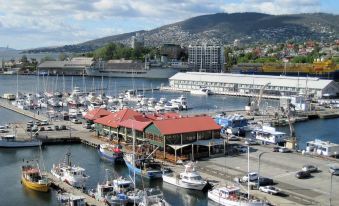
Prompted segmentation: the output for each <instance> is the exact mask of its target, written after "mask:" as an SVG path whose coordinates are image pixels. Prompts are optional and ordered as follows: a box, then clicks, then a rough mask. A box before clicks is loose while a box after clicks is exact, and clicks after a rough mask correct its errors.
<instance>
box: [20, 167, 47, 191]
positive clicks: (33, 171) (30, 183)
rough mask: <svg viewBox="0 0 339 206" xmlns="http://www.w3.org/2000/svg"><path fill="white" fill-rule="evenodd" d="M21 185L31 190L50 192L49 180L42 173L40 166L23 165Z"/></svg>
mask: <svg viewBox="0 0 339 206" xmlns="http://www.w3.org/2000/svg"><path fill="white" fill-rule="evenodd" d="M21 183H22V184H23V185H24V186H25V187H27V188H29V189H31V190H35V191H39V192H48V190H49V182H48V179H47V177H46V176H44V175H43V174H42V172H41V171H40V168H39V165H37V166H33V165H31V164H27V165H23V166H22V167H21Z"/></svg>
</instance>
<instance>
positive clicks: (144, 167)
mask: <svg viewBox="0 0 339 206" xmlns="http://www.w3.org/2000/svg"><path fill="white" fill-rule="evenodd" d="M133 156H134V155H133V154H132V153H125V154H124V161H125V163H126V165H127V167H128V169H129V170H130V171H132V172H135V173H136V174H137V175H141V176H143V177H146V178H150V179H156V178H161V177H162V170H161V164H160V163H158V162H155V161H154V160H153V159H151V158H139V159H135V164H133V160H134V157H133Z"/></svg>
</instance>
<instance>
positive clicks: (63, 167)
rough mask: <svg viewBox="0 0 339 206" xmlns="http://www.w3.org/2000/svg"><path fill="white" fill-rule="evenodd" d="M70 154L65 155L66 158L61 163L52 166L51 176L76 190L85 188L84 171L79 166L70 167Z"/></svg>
mask: <svg viewBox="0 0 339 206" xmlns="http://www.w3.org/2000/svg"><path fill="white" fill-rule="evenodd" d="M70 156H71V154H70V153H67V154H66V158H65V160H64V162H63V163H61V164H58V165H54V164H53V167H52V169H51V173H52V175H54V176H55V177H56V178H58V179H60V180H61V181H63V182H66V183H68V184H69V185H71V186H73V187H77V188H84V187H86V182H87V179H88V178H89V176H88V175H86V174H85V169H84V168H82V167H80V166H75V165H73V166H72V163H71V160H70Z"/></svg>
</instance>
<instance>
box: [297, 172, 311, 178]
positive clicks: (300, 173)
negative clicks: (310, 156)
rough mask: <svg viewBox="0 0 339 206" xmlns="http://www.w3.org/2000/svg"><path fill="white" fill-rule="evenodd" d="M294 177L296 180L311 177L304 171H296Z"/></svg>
mask: <svg viewBox="0 0 339 206" xmlns="http://www.w3.org/2000/svg"><path fill="white" fill-rule="evenodd" d="M295 177H296V178H298V179H305V178H308V177H311V173H310V172H308V171H307V172H305V171H298V172H297V173H295Z"/></svg>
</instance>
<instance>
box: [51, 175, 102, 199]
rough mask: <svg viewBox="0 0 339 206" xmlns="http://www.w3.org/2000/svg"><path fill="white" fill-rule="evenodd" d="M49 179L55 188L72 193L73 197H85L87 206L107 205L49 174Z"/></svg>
mask: <svg viewBox="0 0 339 206" xmlns="http://www.w3.org/2000/svg"><path fill="white" fill-rule="evenodd" d="M47 178H48V179H49V181H50V182H51V185H52V187H53V188H56V189H61V190H63V191H65V192H69V193H72V194H73V195H77V196H83V197H85V200H86V204H87V205H96V206H105V205H106V204H105V203H103V202H99V201H97V200H96V199H94V198H93V197H91V196H89V195H88V194H85V193H84V192H82V191H81V190H79V189H76V188H74V187H72V186H70V185H68V184H67V183H65V182H62V181H60V180H58V179H57V178H56V177H54V176H53V175H52V174H51V173H49V172H48V173H47Z"/></svg>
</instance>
